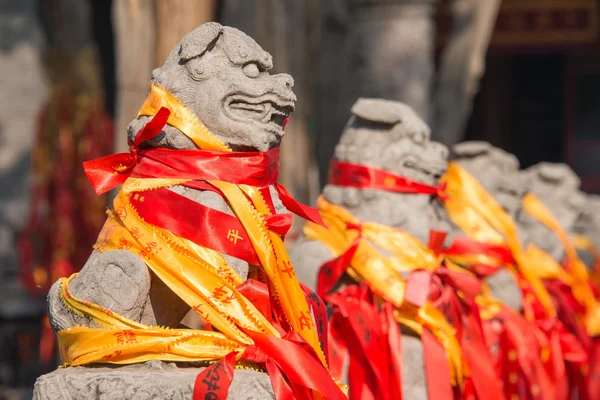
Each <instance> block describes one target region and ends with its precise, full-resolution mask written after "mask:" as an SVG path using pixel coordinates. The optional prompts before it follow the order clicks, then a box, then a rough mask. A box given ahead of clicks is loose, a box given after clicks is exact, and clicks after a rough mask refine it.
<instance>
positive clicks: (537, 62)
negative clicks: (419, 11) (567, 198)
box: [437, 0, 600, 193]
mask: <svg viewBox="0 0 600 400" xmlns="http://www.w3.org/2000/svg"><path fill="white" fill-rule="evenodd" d="M448 3H449V2H443V4H442V6H441V8H440V10H439V13H438V19H437V22H438V34H437V46H438V50H439V51H441V49H443V48H444V46H445V41H446V38H447V37H448V34H447V33H448V32H449V30H450V18H449V16H450V13H449V4H448ZM599 17H600V5H599V2H598V1H596V0H503V1H502V3H501V5H500V9H499V12H498V15H497V18H496V23H495V26H494V30H493V34H492V37H491V41H490V45H489V48H488V52H487V57H486V65H485V74H484V75H483V78H482V80H481V82H480V91H479V93H478V94H477V95H476V97H475V100H474V104H473V113H472V115H471V117H470V119H469V122H468V125H467V129H466V132H465V138H464V139H469V140H485V141H489V142H491V143H492V144H494V145H496V146H499V147H502V148H504V149H506V150H507V151H509V152H512V153H514V154H516V155H517V156H518V158H519V160H520V161H521V165H522V166H523V167H528V166H530V165H532V164H535V163H537V162H539V161H552V162H566V163H568V164H569V165H570V166H571V167H572V168H573V169H574V170H575V172H576V173H577V174H578V175H579V176H580V177H581V179H582V184H583V189H584V190H586V191H588V192H596V193H598V192H600V163H598V162H597V157H596V155H597V154H598V151H600V132H599V131H598V130H597V129H596V128H595V127H596V126H598V124H599V123H600V98H599V97H598V93H599V92H600V31H599Z"/></svg>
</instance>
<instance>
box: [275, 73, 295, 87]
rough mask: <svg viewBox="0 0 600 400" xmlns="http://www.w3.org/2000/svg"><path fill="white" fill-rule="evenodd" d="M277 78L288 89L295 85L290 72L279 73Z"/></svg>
mask: <svg viewBox="0 0 600 400" xmlns="http://www.w3.org/2000/svg"><path fill="white" fill-rule="evenodd" d="M276 77H277V79H279V81H280V82H281V83H282V84H283V85H284V86H285V88H286V89H288V90H291V89H292V88H293V87H294V78H292V77H291V75H288V74H277V75H276Z"/></svg>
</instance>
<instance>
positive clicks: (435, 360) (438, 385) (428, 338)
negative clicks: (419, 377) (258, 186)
mask: <svg viewBox="0 0 600 400" xmlns="http://www.w3.org/2000/svg"><path fill="white" fill-rule="evenodd" d="M421 341H422V342H423V356H424V359H425V375H426V379H427V394H428V397H429V398H430V399H436V400H452V399H453V398H454V393H453V390H452V385H451V384H450V369H449V368H450V367H449V365H448V358H447V357H446V352H445V350H444V347H443V346H442V344H441V343H440V342H438V340H437V339H436V338H435V336H433V334H432V333H431V332H430V331H429V330H428V329H423V333H422V334H421Z"/></svg>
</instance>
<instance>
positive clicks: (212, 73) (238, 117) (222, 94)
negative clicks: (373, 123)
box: [129, 22, 296, 151]
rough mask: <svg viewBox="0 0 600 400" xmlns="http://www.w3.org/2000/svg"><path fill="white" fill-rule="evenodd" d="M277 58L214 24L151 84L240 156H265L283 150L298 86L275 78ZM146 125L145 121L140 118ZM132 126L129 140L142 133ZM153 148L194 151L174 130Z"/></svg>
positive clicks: (190, 40)
mask: <svg viewBox="0 0 600 400" xmlns="http://www.w3.org/2000/svg"><path fill="white" fill-rule="evenodd" d="M272 67H273V58H272V57H271V55H270V54H269V53H267V52H266V51H264V50H263V49H262V48H261V47H260V46H259V45H258V44H257V43H256V42H255V41H254V40H253V39H252V38H250V37H249V36H247V35H246V34H245V33H243V32H241V31H240V30H238V29H235V28H230V27H225V26H222V25H220V24H218V23H215V22H210V23H206V24H203V25H201V26H200V27H198V28H196V29H195V30H194V31H192V32H191V33H189V34H187V35H186V36H185V37H184V38H183V39H182V40H181V42H180V43H179V44H178V45H177V46H176V47H175V48H174V49H173V51H172V52H171V54H169V56H168V57H167V59H166V61H165V63H164V65H163V66H162V67H160V68H157V69H155V70H154V71H153V72H152V78H151V83H153V84H156V85H160V86H162V87H164V88H166V89H167V90H168V91H169V92H171V93H172V94H173V95H175V96H176V97H177V98H178V99H179V100H181V101H182V102H183V103H184V104H185V105H186V106H187V107H188V108H189V109H190V110H191V111H192V112H193V113H194V114H195V115H196V116H197V117H198V118H199V119H200V121H202V123H204V125H206V127H207V128H208V129H209V130H210V131H211V132H212V133H213V134H214V135H215V136H217V138H219V139H220V140H221V141H223V142H225V143H227V144H229V145H230V146H231V147H232V148H233V149H234V150H238V151H256V150H258V151H266V150H268V149H270V148H273V147H276V146H278V145H279V144H280V141H281V137H282V136H283V134H284V131H283V127H284V123H285V121H286V119H287V117H288V116H289V115H290V113H291V112H292V111H293V110H294V106H295V102H296V95H295V94H294V92H293V90H292V88H293V86H294V80H293V79H292V77H291V76H290V75H287V74H275V75H271V74H270V73H269V71H270V70H271V68H272ZM140 119H142V120H143V121H141V122H145V119H144V118H140ZM139 126H140V123H139V122H136V121H134V122H133V123H132V126H130V132H129V134H130V135H134V134H135V132H137V129H139ZM165 134H166V136H164V137H158V140H157V141H156V143H154V145H158V146H166V147H173V148H193V144H192V143H191V142H190V141H189V140H188V139H187V138H185V137H183V135H181V134H180V135H179V136H178V135H177V132H173V129H165Z"/></svg>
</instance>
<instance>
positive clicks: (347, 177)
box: [329, 160, 448, 200]
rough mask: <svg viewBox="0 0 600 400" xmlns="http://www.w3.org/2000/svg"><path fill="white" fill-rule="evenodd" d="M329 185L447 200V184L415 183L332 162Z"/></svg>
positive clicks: (389, 174) (384, 171) (364, 166)
mask: <svg viewBox="0 0 600 400" xmlns="http://www.w3.org/2000/svg"><path fill="white" fill-rule="evenodd" d="M329 184H331V185H337V186H344V187H352V188H357V189H374V190H383V191H387V192H396V193H413V194H427V195H434V196H437V197H439V198H440V199H441V200H446V199H447V198H448V195H447V194H446V192H445V189H446V184H445V183H441V184H439V185H438V186H431V185H427V184H424V183H419V182H415V181H413V180H411V179H409V178H406V177H404V176H400V175H396V174H393V173H391V172H389V171H386V170H383V169H378V168H373V167H367V166H366V165H359V164H352V163H348V162H342V161H338V160H332V161H331V163H330V164H329Z"/></svg>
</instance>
